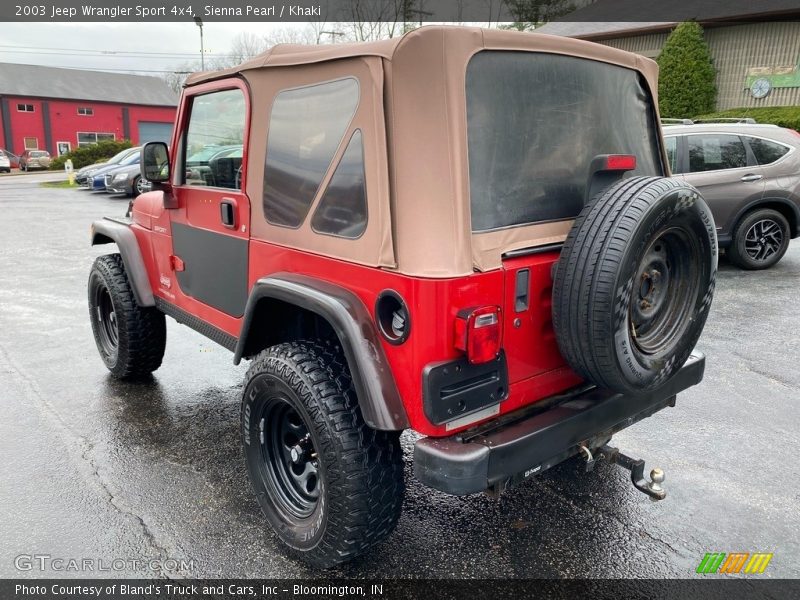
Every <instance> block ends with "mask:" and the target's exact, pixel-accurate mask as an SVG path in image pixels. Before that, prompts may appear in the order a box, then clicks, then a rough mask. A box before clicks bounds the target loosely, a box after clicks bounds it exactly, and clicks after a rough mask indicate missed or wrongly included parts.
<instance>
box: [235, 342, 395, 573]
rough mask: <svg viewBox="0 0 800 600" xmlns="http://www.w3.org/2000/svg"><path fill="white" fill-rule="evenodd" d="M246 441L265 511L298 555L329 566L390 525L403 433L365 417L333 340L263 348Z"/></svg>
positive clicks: (246, 413)
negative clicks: (372, 423) (330, 343)
mask: <svg viewBox="0 0 800 600" xmlns="http://www.w3.org/2000/svg"><path fill="white" fill-rule="evenodd" d="M242 441H243V445H244V454H245V462H246V464H247V470H248V473H249V476H250V481H251V483H252V486H253V490H254V491H255V493H256V497H257V499H258V502H259V504H260V505H261V509H262V511H263V512H264V515H265V516H266V518H267V520H268V521H269V523H270V525H271V526H272V529H273V530H274V531H275V533H276V535H277V536H278V538H280V540H281V541H282V542H283V543H284V544H285V545H286V547H288V549H289V550H290V552H292V553H293V554H295V555H296V556H298V557H299V558H301V559H302V560H304V561H306V562H308V563H310V564H312V565H314V566H317V567H322V568H327V567H331V566H333V565H335V564H338V563H341V562H344V561H346V560H350V559H352V558H354V557H355V556H358V555H359V554H363V553H364V552H367V551H368V550H369V549H370V548H371V547H372V546H374V545H375V544H377V543H378V542H380V541H381V540H382V539H384V538H385V537H386V536H387V535H389V533H391V532H392V530H393V529H394V527H395V525H396V523H397V520H398V518H399V516H400V510H401V507H402V503H403V492H404V485H403V464H402V452H401V448H400V441H399V434H397V433H394V432H384V431H375V430H373V429H371V428H369V427H368V426H367V425H366V424H365V423H364V419H363V417H362V416H361V411H360V410H359V407H358V402H357V399H356V397H355V393H354V391H353V388H352V384H351V380H350V374H349V371H348V369H347V365H346V363H345V361H344V359H343V357H342V354H341V352H340V351H339V350H338V349H336V348H334V347H331V346H326V345H323V344H321V343H316V342H293V343H286V344H280V345H278V346H274V347H272V348H270V349H268V350H265V351H264V352H262V353H261V354H259V356H258V357H257V358H256V359H255V360H254V362H253V364H252V366H251V367H250V370H249V371H248V373H247V376H246V382H245V389H244V396H243V400H242Z"/></svg>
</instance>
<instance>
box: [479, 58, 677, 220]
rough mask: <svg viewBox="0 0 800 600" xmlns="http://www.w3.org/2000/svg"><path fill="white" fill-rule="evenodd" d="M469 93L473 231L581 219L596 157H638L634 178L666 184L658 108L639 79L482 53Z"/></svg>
mask: <svg viewBox="0 0 800 600" xmlns="http://www.w3.org/2000/svg"><path fill="white" fill-rule="evenodd" d="M466 93H467V136H468V146H469V173H470V202H471V209H472V230H473V231H488V230H491V229H499V228H502V227H514V226H518V225H526V224H529V223H535V222H542V221H553V220H560V219H571V218H574V217H575V216H576V215H577V214H578V213H579V212H580V211H581V209H582V208H583V202H584V193H585V189H586V180H587V178H588V175H589V173H588V171H589V164H590V163H591V160H592V158H594V157H595V156H596V155H598V154H634V155H635V156H636V160H637V168H636V170H635V171H634V173H635V174H638V175H662V174H663V173H662V167H661V160H660V158H659V150H658V136H657V134H656V130H655V115H654V112H653V106H652V99H651V98H650V95H649V93H648V92H647V91H646V89H645V87H644V84H643V82H642V80H641V78H640V76H639V74H638V73H637V72H636V71H634V70H631V69H626V68H624V67H619V66H615V65H610V64H607V63H602V62H597V61H592V60H587V59H582V58H575V57H572V56H563V55H560V54H543V53H533V52H510V51H483V52H479V53H478V54H476V55H475V56H474V57H473V58H472V59H471V60H470V63H469V66H468V67H467V84H466Z"/></svg>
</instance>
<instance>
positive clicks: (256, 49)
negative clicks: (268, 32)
mask: <svg viewBox="0 0 800 600" xmlns="http://www.w3.org/2000/svg"><path fill="white" fill-rule="evenodd" d="M266 49H267V42H266V40H265V38H264V37H263V36H258V35H256V34H255V33H251V32H248V31H242V32H240V33H238V34H237V35H236V37H235V38H233V42H232V43H231V49H230V51H229V52H228V55H227V56H226V57H225V58H226V59H228V62H230V64H231V65H238V64H239V63H243V62H244V61H246V60H249V59H251V58H253V57H254V56H257V55H258V54H261V53H262V52H264V50H266Z"/></svg>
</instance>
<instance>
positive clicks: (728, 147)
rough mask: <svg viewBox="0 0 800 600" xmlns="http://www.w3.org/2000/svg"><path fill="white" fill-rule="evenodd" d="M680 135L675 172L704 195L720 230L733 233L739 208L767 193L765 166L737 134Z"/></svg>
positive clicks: (721, 233) (727, 233) (718, 230)
mask: <svg viewBox="0 0 800 600" xmlns="http://www.w3.org/2000/svg"><path fill="white" fill-rule="evenodd" d="M680 137H683V140H681V139H679V140H678V149H679V152H678V155H679V161H678V169H677V171H676V172H678V173H682V174H683V178H684V179H685V180H686V181H687V182H688V183H691V184H692V185H693V186H695V187H696V188H697V189H698V190H699V191H700V193H701V194H702V195H703V198H705V201H706V202H707V203H708V205H709V207H710V208H711V211H712V213H713V214H714V220H715V221H716V225H717V232H718V233H719V234H720V235H723V236H727V235H730V233H731V227H732V226H733V223H732V221H733V218H734V216H735V215H736V214H737V213H738V212H739V209H740V208H741V207H742V206H744V205H746V204H750V203H751V202H757V201H759V200H761V198H762V196H763V195H764V174H763V171H762V168H761V167H759V166H758V163H757V162H756V160H755V157H754V156H753V154H752V152H751V151H750V149H749V148H748V147H747V146H746V145H745V143H744V141H743V140H742V138H741V137H740V136H738V135H734V134H728V133H690V134H687V135H685V136H680ZM681 149H683V152H680V150H681Z"/></svg>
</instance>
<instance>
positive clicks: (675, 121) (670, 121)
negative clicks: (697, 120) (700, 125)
mask: <svg viewBox="0 0 800 600" xmlns="http://www.w3.org/2000/svg"><path fill="white" fill-rule="evenodd" d="M661 124H662V125H694V121H692V120H691V119H666V118H662V119H661Z"/></svg>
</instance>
